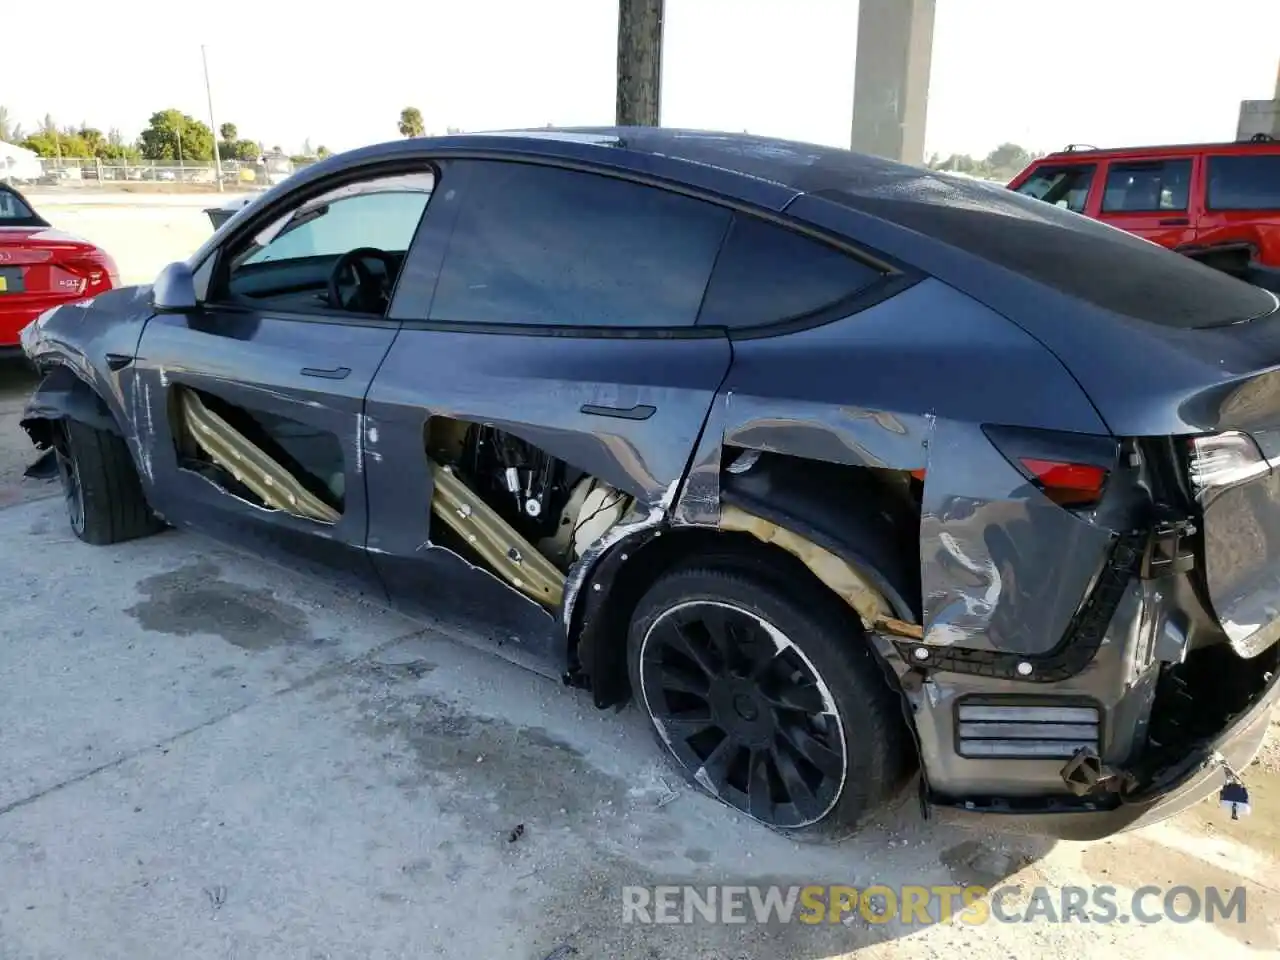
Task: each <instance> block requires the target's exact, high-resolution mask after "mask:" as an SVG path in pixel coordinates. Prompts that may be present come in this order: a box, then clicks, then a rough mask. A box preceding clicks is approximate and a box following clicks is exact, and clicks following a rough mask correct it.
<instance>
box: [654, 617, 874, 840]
mask: <svg viewBox="0 0 1280 960" xmlns="http://www.w3.org/2000/svg"><path fill="white" fill-rule="evenodd" d="M639 680H640V690H639V694H640V696H641V697H642V698H643V702H644V706H645V708H646V710H647V711H648V713H649V715H650V717H651V719H652V721H653V724H654V726H655V728H656V730H657V732H658V735H659V737H660V739H661V740H662V741H663V743H665V744H666V746H667V748H668V749H669V750H670V751H671V753H672V754H673V755H674V756H675V759H676V760H677V761H678V762H679V763H680V765H681V766H682V767H684V768H685V770H687V771H689V772H690V774H691V775H692V777H693V779H694V780H695V781H696V782H697V783H698V784H700V785H701V786H702V787H703V789H705V790H707V791H708V792H710V793H712V794H714V795H716V796H718V797H719V798H720V799H721V800H723V801H725V802H726V803H728V804H730V805H731V806H733V807H736V808H737V809H739V810H741V811H742V812H743V813H746V814H747V815H748V816H750V817H753V818H754V819H756V820H759V821H761V822H762V823H765V824H767V825H769V826H771V827H774V828H779V829H784V830H785V829H797V828H803V827H806V826H808V825H810V824H814V823H816V822H818V821H819V820H821V819H822V818H823V817H825V816H827V814H828V813H830V812H831V810H832V808H833V807H834V806H835V805H836V802H837V800H838V799H839V798H840V795H841V791H842V789H843V787H844V783H845V779H846V776H847V775H848V753H849V751H848V747H847V744H846V742H845V734H844V727H843V725H842V723H841V722H840V715H839V711H838V709H837V707H836V702H835V698H834V697H832V695H831V691H830V690H829V689H828V688H827V686H826V684H825V683H824V681H823V679H822V677H821V676H820V674H819V672H818V670H817V668H816V667H815V666H814V664H813V663H812V661H811V660H810V659H809V657H808V656H806V655H805V653H804V652H803V651H802V650H801V649H800V648H799V647H798V646H797V645H796V644H795V643H794V642H793V641H792V640H791V639H790V638H789V637H787V636H786V635H785V634H784V633H783V632H782V631H781V630H780V629H778V627H776V626H775V625H773V624H771V623H769V622H768V621H767V620H765V619H764V618H763V617H761V616H759V615H758V614H756V613H753V612H751V611H749V610H747V609H745V608H743V607H741V606H737V605H735V604H732V603H728V602H724V601H720V600H709V599H700V600H691V601H688V602H685V603H679V604H676V605H674V606H671V607H669V608H668V609H666V610H665V611H664V612H663V613H661V614H660V615H659V616H658V617H657V618H656V619H655V620H654V621H653V622H652V623H651V624H650V625H649V627H648V630H647V632H646V633H645V634H644V635H643V638H642V640H641V644H640V651H639Z"/></svg>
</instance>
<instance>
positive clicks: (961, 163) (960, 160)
mask: <svg viewBox="0 0 1280 960" xmlns="http://www.w3.org/2000/svg"><path fill="white" fill-rule="evenodd" d="M931 166H933V168H934V169H935V170H945V171H948V172H951V173H967V174H971V175H976V174H977V173H978V166H979V164H978V161H977V160H975V159H973V157H971V156H969V155H968V154H967V153H953V154H951V156H949V157H947V159H945V160H943V161H941V162H939V163H936V164H931Z"/></svg>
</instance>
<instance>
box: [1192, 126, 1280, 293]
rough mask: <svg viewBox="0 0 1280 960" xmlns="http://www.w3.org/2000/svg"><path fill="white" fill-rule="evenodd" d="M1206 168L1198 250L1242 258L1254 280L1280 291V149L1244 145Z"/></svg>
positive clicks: (1214, 156)
mask: <svg viewBox="0 0 1280 960" xmlns="http://www.w3.org/2000/svg"><path fill="white" fill-rule="evenodd" d="M1205 163H1206V170H1205V176H1204V180H1205V203H1204V213H1203V214H1202V215H1201V217H1200V223H1199V229H1198V230H1197V232H1196V246H1198V247H1200V248H1201V249H1203V250H1206V251H1215V250H1216V251H1222V252H1224V253H1230V252H1235V253H1237V254H1238V255H1239V256H1240V258H1241V259H1242V260H1246V261H1248V262H1249V263H1250V264H1251V266H1252V268H1253V269H1252V272H1251V273H1250V275H1249V279H1250V280H1252V281H1253V282H1255V283H1262V284H1263V285H1265V286H1267V287H1268V289H1271V290H1276V289H1280V147H1276V146H1275V145H1272V144H1268V145H1264V144H1253V143H1248V144H1241V145H1239V146H1237V147H1232V148H1226V149H1223V150H1221V151H1215V152H1213V153H1210V154H1208V155H1207V156H1206V157H1205ZM1228 262H1230V261H1228Z"/></svg>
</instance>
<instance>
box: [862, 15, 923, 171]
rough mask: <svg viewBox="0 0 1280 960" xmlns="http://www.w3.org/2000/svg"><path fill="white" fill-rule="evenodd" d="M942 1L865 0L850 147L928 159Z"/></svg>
mask: <svg viewBox="0 0 1280 960" xmlns="http://www.w3.org/2000/svg"><path fill="white" fill-rule="evenodd" d="M935 4H936V0H859V4H858V48H857V53H856V56H857V60H856V61H855V62H854V79H853V134H852V137H851V138H850V145H851V146H852V148H853V149H854V150H856V151H858V152H859V153H870V154H874V155H875V156H879V157H888V158H889V159H891V160H902V161H905V162H907V163H914V164H920V163H923V162H924V126H925V116H926V112H927V109H928V104H929V67H930V63H931V61H932V59H933V14H934V6H935Z"/></svg>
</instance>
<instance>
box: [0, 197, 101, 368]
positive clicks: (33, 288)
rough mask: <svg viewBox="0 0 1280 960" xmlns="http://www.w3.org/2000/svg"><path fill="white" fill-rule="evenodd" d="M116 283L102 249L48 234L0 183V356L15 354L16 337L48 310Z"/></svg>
mask: <svg viewBox="0 0 1280 960" xmlns="http://www.w3.org/2000/svg"><path fill="white" fill-rule="evenodd" d="M119 282H120V277H119V274H118V273H117V271H116V265H115V261H114V260H112V259H111V257H109V256H108V255H107V254H106V253H105V252H104V251H103V250H100V249H99V248H98V247H95V246H94V245H93V244H92V243H89V242H88V241H86V240H81V239H80V238H79V237H73V236H71V235H70V234H68V233H63V232H61V231H60V230H54V229H52V228H51V227H50V226H49V222H48V221H47V220H45V219H44V218H43V217H41V216H40V215H39V214H37V213H36V212H35V210H33V209H32V207H31V204H30V203H28V202H27V200H26V198H25V197H23V196H22V194H20V193H18V191H17V190H14V189H13V188H12V187H10V186H7V185H5V184H0V355H2V354H5V353H14V354H16V353H18V352H19V349H20V348H19V346H18V334H19V332H21V330H22V328H23V327H25V326H26V325H27V324H28V323H30V322H31V321H32V320H34V319H35V318H36V317H38V316H39V315H40V314H41V313H43V312H44V311H46V310H48V309H49V308H50V307H54V306H57V305H59V304H62V303H67V302H68V301H71V300H81V299H84V298H86V297H94V296H97V295H98V294H100V293H102V292H104V291H106V290H110V289H111V288H112V287H114V286H117V285H118V284H119Z"/></svg>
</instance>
